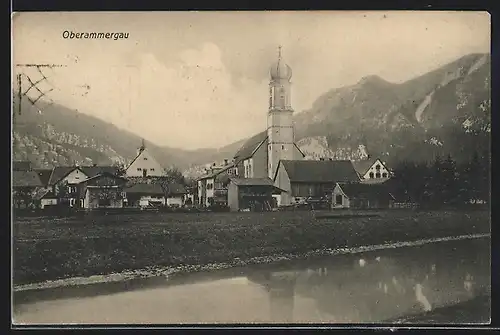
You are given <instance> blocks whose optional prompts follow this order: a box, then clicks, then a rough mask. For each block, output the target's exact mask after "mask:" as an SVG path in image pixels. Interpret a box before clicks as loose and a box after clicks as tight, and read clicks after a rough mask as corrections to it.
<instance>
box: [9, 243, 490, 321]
mask: <svg viewBox="0 0 500 335" xmlns="http://www.w3.org/2000/svg"><path fill="white" fill-rule="evenodd" d="M490 290H491V275H490V238H476V239H469V240H461V241H451V242H450V241H449V242H438V243H429V244H426V245H422V246H415V247H404V248H398V249H386V250H377V251H371V252H366V253H358V254H348V255H337V256H330V257H321V258H316V259H308V260H301V261H293V262H292V261H290V262H286V263H282V264H274V265H260V266H249V267H245V268H235V269H230V270H221V271H216V272H211V273H195V274H186V275H182V276H178V277H175V278H173V279H172V278H170V279H167V278H160V277H157V278H149V279H140V280H134V281H131V282H121V283H104V284H95V285H86V286H80V287H64V288H53V289H46V290H37V291H27V292H19V293H16V295H15V296H14V299H15V303H14V307H13V319H14V322H15V323H16V324H61V323H64V324H72V323H74V324H90V323H91V324H179V323H274V322H278V323H291V322H298V323H310V322H315V323H377V322H385V321H386V320H391V319H395V318H399V317H404V316H409V315H415V314H420V313H423V312H427V311H432V310H434V309H436V308H440V307H445V306H450V305H454V304H457V303H460V302H464V301H468V300H471V299H473V298H475V297H477V296H483V295H488V294H490V293H489V292H490ZM483 318H486V319H488V318H489V316H483ZM459 321H460V320H456V322H459Z"/></svg>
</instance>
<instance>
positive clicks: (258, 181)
mask: <svg viewBox="0 0 500 335" xmlns="http://www.w3.org/2000/svg"><path fill="white" fill-rule="evenodd" d="M230 179H231V182H232V183H234V184H235V185H238V186H274V183H273V181H272V180H271V179H269V178H237V177H233V178H230Z"/></svg>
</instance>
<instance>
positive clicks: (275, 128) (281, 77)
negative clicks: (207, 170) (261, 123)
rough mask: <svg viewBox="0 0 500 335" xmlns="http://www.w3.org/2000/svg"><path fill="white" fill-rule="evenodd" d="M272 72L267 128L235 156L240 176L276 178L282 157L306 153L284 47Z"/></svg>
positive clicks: (289, 157) (289, 158) (292, 156)
mask: <svg viewBox="0 0 500 335" xmlns="http://www.w3.org/2000/svg"><path fill="white" fill-rule="evenodd" d="M269 74H270V77H271V80H270V82H269V110H268V113H267V130H265V131H263V132H261V133H259V134H257V135H255V136H253V137H252V138H250V139H249V140H247V142H246V143H245V144H244V145H243V146H242V147H241V148H240V150H238V152H236V154H235V155H234V162H235V164H236V167H237V170H238V175H239V176H242V177H244V178H265V177H268V178H270V179H274V175H275V173H276V169H277V168H278V163H279V162H280V160H299V159H303V158H304V156H305V155H304V154H303V153H302V152H301V151H300V149H299V147H298V146H297V144H296V143H295V133H294V130H295V129H294V124H293V109H292V106H291V79H292V69H291V68H290V66H288V65H287V64H286V63H285V62H284V60H283V59H282V57H281V48H280V51H279V54H278V60H277V61H276V62H274V63H273V64H272V65H271V67H270V71H269Z"/></svg>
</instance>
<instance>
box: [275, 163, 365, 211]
mask: <svg viewBox="0 0 500 335" xmlns="http://www.w3.org/2000/svg"><path fill="white" fill-rule="evenodd" d="M339 182H348V183H359V182H360V178H359V176H358V174H357V173H356V170H355V169H354V166H353V165H352V162H351V161H349V160H324V161H323V160H320V161H313V160H302V161H287V160H282V161H280V163H279V165H278V169H277V171H276V175H275V177H274V185H275V186H276V187H278V188H279V189H281V190H283V191H282V192H281V195H280V197H279V198H277V201H279V203H278V206H287V205H291V204H296V203H302V202H305V201H307V200H308V199H311V198H312V199H321V198H324V197H328V196H329V195H330V194H331V192H332V191H333V189H334V188H335V185H336V184H337V183H339Z"/></svg>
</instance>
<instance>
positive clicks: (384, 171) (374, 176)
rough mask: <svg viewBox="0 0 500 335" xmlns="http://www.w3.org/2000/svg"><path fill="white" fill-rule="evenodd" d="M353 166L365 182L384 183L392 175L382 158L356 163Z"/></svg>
mask: <svg viewBox="0 0 500 335" xmlns="http://www.w3.org/2000/svg"><path fill="white" fill-rule="evenodd" d="M353 164H354V168H355V169H356V172H357V173H358V174H359V177H360V178H361V180H363V181H370V182H384V181H386V180H387V179H389V178H390V177H391V175H392V172H391V170H390V169H389V168H388V167H387V165H386V164H385V163H384V162H383V161H382V160H381V159H380V158H375V159H370V158H369V159H366V160H362V161H354V162H353Z"/></svg>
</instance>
